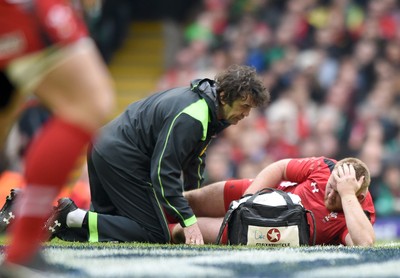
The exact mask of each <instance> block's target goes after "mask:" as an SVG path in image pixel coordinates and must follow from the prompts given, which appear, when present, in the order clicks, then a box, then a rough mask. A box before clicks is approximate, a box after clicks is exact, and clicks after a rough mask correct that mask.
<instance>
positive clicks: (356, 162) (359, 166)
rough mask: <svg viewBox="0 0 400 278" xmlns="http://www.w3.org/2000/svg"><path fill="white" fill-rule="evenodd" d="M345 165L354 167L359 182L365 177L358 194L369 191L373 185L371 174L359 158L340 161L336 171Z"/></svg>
mask: <svg viewBox="0 0 400 278" xmlns="http://www.w3.org/2000/svg"><path fill="white" fill-rule="evenodd" d="M343 164H351V165H353V167H354V170H355V171H356V179H357V180H359V179H360V178H361V177H362V176H364V181H363V183H362V185H361V187H360V189H359V190H358V192H357V194H358V193H360V192H364V191H367V189H368V187H369V185H370V183H371V174H370V172H369V169H368V167H367V165H366V164H365V163H364V162H362V161H361V160H360V159H358V158H355V157H347V158H344V159H342V160H339V161H338V162H337V163H336V165H335V168H334V170H336V169H337V168H338V167H339V166H341V165H343Z"/></svg>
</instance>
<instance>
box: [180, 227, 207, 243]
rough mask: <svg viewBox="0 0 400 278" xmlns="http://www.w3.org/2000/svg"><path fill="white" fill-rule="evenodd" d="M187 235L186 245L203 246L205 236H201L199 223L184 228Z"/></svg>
mask: <svg viewBox="0 0 400 278" xmlns="http://www.w3.org/2000/svg"><path fill="white" fill-rule="evenodd" d="M183 232H184V234H185V239H186V240H185V243H186V244H190V245H203V244H204V240H203V235H202V234H201V231H200V228H199V225H198V224H197V223H195V224H193V225H192V226H189V227H185V228H183Z"/></svg>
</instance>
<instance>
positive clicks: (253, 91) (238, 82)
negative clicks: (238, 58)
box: [215, 65, 271, 107]
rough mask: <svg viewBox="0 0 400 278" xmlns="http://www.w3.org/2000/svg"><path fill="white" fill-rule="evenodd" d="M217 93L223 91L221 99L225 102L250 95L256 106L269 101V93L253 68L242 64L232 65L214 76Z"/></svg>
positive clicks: (230, 102)
mask: <svg viewBox="0 0 400 278" xmlns="http://www.w3.org/2000/svg"><path fill="white" fill-rule="evenodd" d="M215 82H216V83H217V94H218V96H220V94H221V92H224V96H223V99H222V100H224V101H225V102H226V103H227V104H229V105H232V103H233V102H234V101H235V100H237V99H243V100H244V99H247V97H249V96H250V97H251V99H252V104H253V105H254V106H256V107H260V106H263V105H265V104H267V103H268V102H269V101H270V98H271V95H270V93H269V91H267V89H266V88H265V86H264V83H263V82H262V80H261V79H260V78H259V77H258V75H257V72H256V70H255V68H253V67H249V66H244V65H232V66H230V67H229V68H227V69H226V70H224V71H222V72H220V73H219V74H217V76H216V77H215Z"/></svg>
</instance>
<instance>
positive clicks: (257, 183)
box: [244, 159, 291, 194]
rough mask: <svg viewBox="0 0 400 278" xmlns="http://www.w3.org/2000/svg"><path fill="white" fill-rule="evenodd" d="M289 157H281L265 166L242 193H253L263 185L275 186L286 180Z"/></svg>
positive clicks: (263, 186)
mask: <svg viewBox="0 0 400 278" xmlns="http://www.w3.org/2000/svg"><path fill="white" fill-rule="evenodd" d="M290 160H291V159H282V160H279V161H277V162H274V163H272V164H270V165H268V166H267V167H265V168H264V169H263V170H262V171H261V172H260V173H259V174H258V175H257V177H256V178H255V179H254V181H253V182H252V184H251V185H250V186H249V188H247V190H246V191H245V193H244V194H254V193H255V192H257V191H258V190H261V189H263V188H265V187H276V186H277V185H278V184H279V183H280V182H281V181H284V180H286V167H287V165H288V163H289V162H290Z"/></svg>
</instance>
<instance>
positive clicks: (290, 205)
mask: <svg viewBox="0 0 400 278" xmlns="http://www.w3.org/2000/svg"><path fill="white" fill-rule="evenodd" d="M268 192H270V193H271V192H276V193H278V194H279V195H281V196H282V197H283V199H284V200H285V202H286V204H287V206H288V209H293V208H294V206H295V205H294V203H293V201H292V198H290V196H289V195H288V194H287V193H286V192H285V191H282V190H279V189H276V188H270V187H266V188H263V189H261V190H259V191H257V192H256V193H254V194H253V196H251V197H250V198H249V199H247V201H246V206H249V207H251V206H252V205H253V202H254V199H255V198H256V197H257V196H259V195H261V194H263V193H268Z"/></svg>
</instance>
